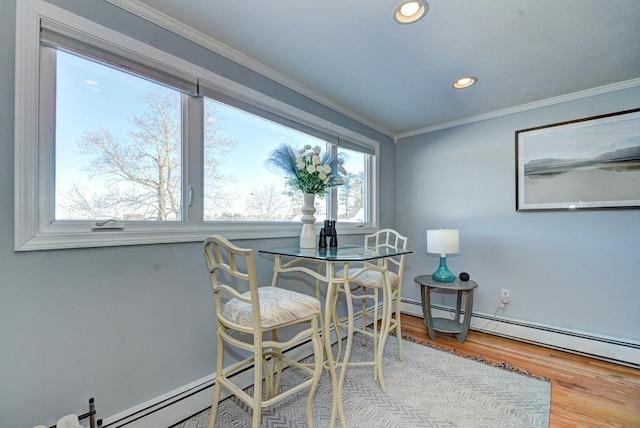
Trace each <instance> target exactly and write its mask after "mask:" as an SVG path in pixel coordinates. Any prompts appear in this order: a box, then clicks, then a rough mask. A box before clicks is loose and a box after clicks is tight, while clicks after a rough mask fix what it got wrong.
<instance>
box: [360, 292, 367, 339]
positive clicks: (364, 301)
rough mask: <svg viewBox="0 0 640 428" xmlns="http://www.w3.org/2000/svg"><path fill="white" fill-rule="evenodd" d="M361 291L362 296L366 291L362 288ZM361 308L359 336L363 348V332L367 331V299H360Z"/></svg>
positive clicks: (364, 336)
mask: <svg viewBox="0 0 640 428" xmlns="http://www.w3.org/2000/svg"><path fill="white" fill-rule="evenodd" d="M361 290H362V295H363V296H364V294H365V291H366V290H365V289H364V287H363V288H361ZM361 306H362V307H361V310H360V317H361V321H362V330H361V331H360V335H361V336H362V339H361V343H362V346H365V345H366V344H367V335H366V334H365V333H364V332H365V330H366V329H367V299H365V298H364V297H363V299H362V305H361Z"/></svg>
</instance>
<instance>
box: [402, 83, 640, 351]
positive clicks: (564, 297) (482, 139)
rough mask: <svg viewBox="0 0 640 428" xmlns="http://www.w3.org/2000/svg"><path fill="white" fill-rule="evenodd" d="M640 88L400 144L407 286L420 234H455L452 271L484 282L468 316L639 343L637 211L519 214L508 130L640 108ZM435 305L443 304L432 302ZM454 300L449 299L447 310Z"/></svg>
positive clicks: (419, 257)
mask: <svg viewBox="0 0 640 428" xmlns="http://www.w3.org/2000/svg"><path fill="white" fill-rule="evenodd" d="M639 100H640V88H637V87H636V88H633V89H628V90H624V91H618V92H613V93H609V94H606V95H599V96H593V97H590V98H586V99H581V100H578V101H573V102H566V103H563V104H558V105H554V106H550V107H545V108H539V109H536V110H531V111H528V112H523V113H519V114H512V115H509V116H504V117H500V118H496V119H492V120H486V121H483V122H478V123H474V124H469V125H466V126H459V127H455V128H452V129H447V130H442V131H438V132H433V133H429V134H425V135H420V136H416V137H412V138H407V139H404V140H400V141H399V142H398V143H397V146H396V203H397V206H398V210H397V213H396V227H397V228H398V229H399V230H401V231H402V232H404V233H405V234H407V235H408V236H410V237H411V238H412V241H411V247H412V248H413V250H414V251H415V253H414V254H412V255H411V256H410V257H409V259H408V261H407V267H406V276H405V287H404V289H403V295H404V296H405V297H406V298H410V299H415V300H419V289H418V287H416V286H415V285H414V284H413V281H412V280H413V278H414V277H415V276H417V275H420V274H430V273H431V272H433V271H434V270H435V269H436V267H437V265H438V256H437V255H431V254H429V255H427V253H426V236H425V230H426V229H432V228H439V227H441V226H445V227H447V228H455V229H459V230H460V254H458V255H453V256H449V257H448V258H447V259H448V265H449V268H450V269H451V270H452V271H453V272H455V273H459V272H462V271H466V272H469V273H470V275H471V278H472V279H475V280H476V281H477V282H478V283H479V288H478V290H477V292H476V294H475V300H474V312H481V313H484V314H489V315H493V314H494V312H495V311H496V309H497V304H498V301H499V299H500V290H501V289H502V288H508V289H510V291H511V298H512V301H511V303H510V304H509V305H508V306H507V307H506V308H505V309H504V311H502V312H499V315H501V316H504V317H507V318H512V319H517V320H523V321H527V322H533V323H540V324H544V325H548V326H552V327H558V328H562V329H569V330H577V331H583V332H587V333H589V334H602V335H607V336H612V337H616V338H622V339H628V340H633V341H636V342H639V341H640V330H639V329H638V327H639V326H640V311H639V310H638V308H640V210H637V209H636V210H597V211H580V212H574V211H572V212H550V211H546V212H516V211H515V136H514V132H515V131H516V130H520V129H526V128H530V127H534V126H540V125H546V124H551V123H556V122H562V121H567V120H573V119H578V118H584V117H590V116H595V115H598V114H604V113H610V112H616V111H621V110H627V109H631V108H637V107H639V106H640V105H639ZM438 303H439V302H438ZM450 303H451V302H450Z"/></svg>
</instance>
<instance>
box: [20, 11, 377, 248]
mask: <svg viewBox="0 0 640 428" xmlns="http://www.w3.org/2000/svg"><path fill="white" fill-rule="evenodd" d="M26 3H29V2H26ZM38 5H40V4H39V3H38V4H37V5H36V6H33V5H19V6H18V8H19V13H18V16H19V17H20V16H22V19H19V20H18V21H17V27H18V28H17V44H18V45H22V46H21V47H20V46H19V47H18V49H19V50H18V51H21V52H22V51H24V52H25V55H23V56H21V58H18V59H17V68H16V69H17V70H20V69H21V68H22V69H23V70H24V73H22V72H18V71H17V72H16V88H18V90H19V91H21V93H23V94H24V97H16V114H17V119H18V120H17V122H16V123H17V125H16V241H15V246H16V249H17V250H38V249H48V248H74V247H87V246H104V245H133V244H141V243H159V242H188V241H200V240H202V239H204V237H206V236H207V235H209V234H211V233H214V232H220V233H224V234H226V235H227V236H230V237H235V238H259V237H282V236H296V235H297V234H298V233H299V225H300V223H299V216H300V213H299V207H300V205H301V201H300V199H301V196H302V195H297V194H293V193H292V192H290V189H286V188H285V186H284V185H285V180H284V178H283V177H281V176H279V175H278V174H277V173H274V172H273V171H270V170H268V168H266V167H265V164H264V161H265V160H266V159H267V157H268V154H269V152H270V151H271V150H273V149H274V148H276V147H277V146H278V145H280V144H281V143H283V142H286V143H288V144H290V145H292V146H294V147H298V146H299V147H302V146H304V145H306V144H310V145H312V146H315V145H320V146H321V147H322V148H323V151H324V150H326V151H327V152H329V153H333V154H335V153H340V155H341V156H343V157H344V159H345V160H346V162H345V165H344V166H345V169H346V170H347V172H348V176H347V179H346V180H345V184H344V185H343V186H339V187H337V188H334V189H332V191H331V192H330V193H329V194H328V195H327V197H326V199H325V200H321V199H319V198H316V210H317V211H316V218H317V219H318V220H322V219H324V218H337V219H338V220H339V221H341V223H342V224H343V225H344V226H343V229H342V230H341V231H342V233H365V232H367V231H368V230H370V229H371V228H373V226H374V225H375V221H376V215H375V214H376V210H375V207H374V205H373V200H374V197H373V196H374V190H375V188H376V186H375V182H376V174H375V166H376V162H375V153H376V150H377V143H376V142H373V141H370V140H367V139H366V138H362V137H360V136H358V135H356V134H354V133H353V132H351V131H348V130H345V129H343V128H339V127H337V126H335V125H333V124H329V123H326V122H325V121H323V120H322V119H318V118H315V117H311V116H310V115H308V114H307V113H304V112H301V111H298V110H296V109H295V108H293V107H291V106H286V105H284V106H283V104H282V103H280V102H278V101H275V100H271V99H269V98H266V97H264V96H260V95H259V94H257V98H256V94H255V93H253V92H251V91H248V90H245V89H243V88H242V87H240V86H238V85H237V84H232V85H231V86H233V90H231V89H228V88H227V87H225V86H224V83H227V82H225V81H223V79H221V78H219V77H218V76H216V75H215V74H213V73H211V72H208V71H203V70H202V69H200V68H198V67H196V66H194V65H192V64H190V63H187V62H185V61H183V60H181V59H179V58H176V57H173V56H171V55H169V54H167V53H165V52H162V51H157V50H155V49H154V48H151V47H149V46H147V45H144V44H142V43H140V42H137V41H135V40H133V39H129V38H127V37H125V36H123V35H121V34H118V33H115V32H112V31H110V30H106V29H104V28H103V27H98V26H96V25H94V24H92V23H91V22H89V21H86V20H83V19H81V18H79V17H75V16H73V15H71V16H70V15H69V14H68V13H59V10H58V9H57V8H55V7H53V6H51V5H46V6H41V7H42V8H44V9H46V11H45V10H42V11H39V12H37V13H36V11H35V10H33V9H32V8H33V7H38ZM35 34H38V35H40V36H39V37H35ZM124 46H126V48H125V47H124ZM198 74H199V75H198ZM196 75H198V77H194V76H196ZM33 76H37V79H39V82H40V84H39V85H38V86H37V87H35V88H34V85H30V84H29V82H30V81H29V77H33ZM36 89H39V90H36ZM34 106H37V109H34ZM34 111H38V115H37V116H35V115H34V113H33V112H34ZM338 135H341V136H340V137H338ZM345 135H346V137H348V138H345ZM356 227H357V229H356ZM96 232H101V233H96Z"/></svg>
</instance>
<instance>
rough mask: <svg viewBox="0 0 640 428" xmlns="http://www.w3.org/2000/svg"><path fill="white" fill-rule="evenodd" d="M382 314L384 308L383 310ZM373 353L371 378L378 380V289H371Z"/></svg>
mask: <svg viewBox="0 0 640 428" xmlns="http://www.w3.org/2000/svg"><path fill="white" fill-rule="evenodd" d="M383 315H384V310H383ZM373 355H374V361H375V363H376V365H375V366H374V367H373V380H374V381H375V382H377V381H378V370H382V369H381V368H380V364H381V362H380V361H378V290H377V289H375V288H374V289H373Z"/></svg>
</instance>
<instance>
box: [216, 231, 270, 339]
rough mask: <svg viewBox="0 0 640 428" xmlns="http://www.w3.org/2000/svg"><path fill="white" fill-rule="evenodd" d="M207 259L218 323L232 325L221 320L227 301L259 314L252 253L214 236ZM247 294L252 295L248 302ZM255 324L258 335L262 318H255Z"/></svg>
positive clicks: (256, 281)
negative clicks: (248, 306) (250, 307)
mask: <svg viewBox="0 0 640 428" xmlns="http://www.w3.org/2000/svg"><path fill="white" fill-rule="evenodd" d="M204 255H205V258H206V260H207V266H208V268H209V274H210V276H211V286H212V287H213V297H214V301H215V306H216V316H217V318H218V321H220V322H223V323H224V324H227V325H228V324H230V323H229V321H228V320H226V319H224V318H223V317H222V311H223V306H224V304H225V303H226V301H228V300H230V299H232V298H236V299H238V300H239V301H241V302H245V303H249V304H251V306H252V313H254V314H259V313H260V301H259V298H258V280H257V275H256V267H255V259H254V253H253V250H252V249H247V248H240V247H237V246H235V245H233V244H232V243H231V242H229V241H228V240H227V239H226V238H225V237H223V236H221V235H211V236H209V237H208V238H207V239H206V240H205V241H204ZM247 286H248V289H247ZM247 291H250V294H249V298H247V296H246V295H245V296H243V295H242V294H243V293H246V292H247ZM252 324H253V327H252V329H253V331H258V330H259V329H260V317H259V316H257V317H253V323H252ZM233 328H234V329H236V330H244V331H251V329H248V328H246V327H242V326H239V325H234V326H233Z"/></svg>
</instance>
